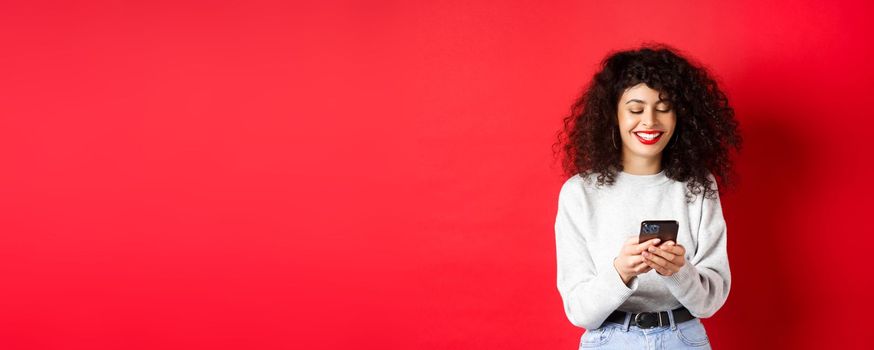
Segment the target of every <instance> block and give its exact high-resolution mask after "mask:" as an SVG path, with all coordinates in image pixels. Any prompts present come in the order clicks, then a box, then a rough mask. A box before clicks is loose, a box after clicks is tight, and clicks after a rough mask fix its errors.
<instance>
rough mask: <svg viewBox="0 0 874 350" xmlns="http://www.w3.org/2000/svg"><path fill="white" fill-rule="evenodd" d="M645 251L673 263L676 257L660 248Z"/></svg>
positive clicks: (650, 248)
mask: <svg viewBox="0 0 874 350" xmlns="http://www.w3.org/2000/svg"><path fill="white" fill-rule="evenodd" d="M647 251H648V252H650V253H653V254H655V255H658V256H661V257H662V258H664V259H665V260H667V261H674V259H675V258H676V257H677V256H676V255H675V254H674V253H671V252H670V251H668V250H665V249H662V248H660V247H649V248H648V249H647Z"/></svg>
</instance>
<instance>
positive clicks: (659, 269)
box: [646, 260, 673, 276]
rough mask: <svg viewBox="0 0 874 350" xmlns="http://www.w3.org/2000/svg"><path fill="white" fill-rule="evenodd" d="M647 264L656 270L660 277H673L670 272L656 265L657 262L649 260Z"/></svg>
mask: <svg viewBox="0 0 874 350" xmlns="http://www.w3.org/2000/svg"><path fill="white" fill-rule="evenodd" d="M646 264H647V265H649V267H651V268H652V269H653V270H656V272H658V273H659V274H660V275H664V276H670V275H673V273H672V272H671V271H670V270H668V269H666V268H664V267H662V266H660V265H658V264H656V263H655V262H652V261H650V260H647V261H646Z"/></svg>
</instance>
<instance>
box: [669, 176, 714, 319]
mask: <svg viewBox="0 0 874 350" xmlns="http://www.w3.org/2000/svg"><path fill="white" fill-rule="evenodd" d="M711 180H714V178H713V177H712V175H711ZM715 186H716V185H715V182H714V187H715ZM697 237H698V247H697V249H696V250H695V251H694V252H693V251H690V250H689V247H685V246H684V247H685V248H686V263H685V264H684V265H683V266H682V267H681V268H680V271H679V272H678V273H675V274H673V275H671V276H662V275H659V276H661V277H662V279H663V280H664V282H665V284H666V286H667V287H668V290H670V292H671V294H673V295H674V297H676V298H677V300H678V301H679V302H680V303H681V304H683V306H685V307H686V308H687V309H689V311H690V312H691V313H692V315H694V316H696V317H699V318H708V317H710V316H713V314H715V313H716V311H717V310H719V308H720V307H722V305H723V304H725V300H726V299H728V292H729V289H730V287H731V271H730V269H729V265H728V253H727V249H726V248H727V238H728V237H727V227H726V224H725V220H724V219H723V216H722V205H721V203H720V200H719V195H718V194H717V195H716V197H715V198H704V199H703V202H702V204H701V220H700V221H699V225H698V232H697Z"/></svg>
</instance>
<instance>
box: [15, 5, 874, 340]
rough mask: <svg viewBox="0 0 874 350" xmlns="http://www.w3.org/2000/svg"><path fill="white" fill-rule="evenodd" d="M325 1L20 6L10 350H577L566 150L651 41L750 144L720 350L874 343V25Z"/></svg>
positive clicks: (738, 15) (841, 8)
mask: <svg viewBox="0 0 874 350" xmlns="http://www.w3.org/2000/svg"><path fill="white" fill-rule="evenodd" d="M310 3H318V5H313V4H294V3H290V2H286V1H276V2H273V3H266V2H257V3H256V2H250V1H241V2H230V1H226V2H214V1H202V2H179V1H163V2H156V1H127V2H118V1H106V2H98V1H93V2H79V3H78V4H74V3H73V2H69V3H64V2H39V3H38V2H34V1H20V2H18V3H11V2H5V3H4V4H3V5H2V8H0V33H2V35H0V43H2V54H0V63H2V64H0V81H2V84H0V123H2V125H0V149H2V151H0V163H2V164H3V171H0V190H2V193H0V279H2V287H0V314H2V317H0V347H2V348H4V349H200V348H204V349H244V348H245V349H291V348H297V349H339V348H360V349H573V348H575V347H576V346H577V345H578V341H579V336H580V334H581V333H582V331H583V330H582V329H580V328H576V327H574V326H573V325H571V324H570V323H569V322H568V320H567V319H566V318H565V315H564V311H563V309H562V305H561V299H560V297H559V294H558V291H557V289H556V287H555V241H554V231H553V224H554V220H555V213H556V204H557V196H558V191H559V188H560V186H561V183H562V182H563V181H564V178H563V177H561V176H560V173H559V168H558V164H557V163H555V162H553V160H552V158H551V149H550V146H551V143H552V141H553V137H554V133H555V131H556V130H558V129H559V128H560V126H561V124H560V119H561V117H562V116H563V115H564V114H565V113H566V112H567V110H568V108H569V106H570V103H571V102H572V100H573V98H574V97H575V96H576V95H577V93H578V92H579V90H580V88H581V87H582V86H583V85H584V84H585V83H586V82H587V80H588V78H589V77H590V76H591V74H592V73H594V69H595V68H596V65H597V63H598V61H599V60H600V59H601V58H602V57H603V56H604V55H605V54H606V53H607V51H609V50H611V49H616V48H626V47H631V46H633V45H635V44H638V43H640V42H641V41H644V40H658V41H664V42H667V43H669V44H672V45H674V46H676V47H678V48H680V49H683V50H685V51H686V52H687V53H689V54H690V55H691V56H692V57H694V58H696V59H698V60H700V61H701V62H704V63H706V64H707V65H708V66H709V67H710V68H711V69H712V70H713V72H714V73H716V75H717V76H718V77H719V78H720V79H721V81H722V82H723V87H724V89H725V90H726V92H727V93H728V95H729V97H730V99H731V100H732V101H733V104H734V106H735V108H736V111H737V115H738V118H739V119H740V121H741V127H742V130H743V135H744V137H745V139H746V144H745V148H744V151H743V152H742V153H741V157H740V158H739V163H738V170H739V172H740V175H741V177H742V178H741V183H740V184H739V186H740V187H739V188H738V190H737V191H736V192H734V193H730V194H727V195H725V196H724V197H723V206H724V212H725V216H726V219H727V221H728V227H729V231H728V232H729V237H730V238H729V254H730V261H731V267H732V275H733V285H732V291H731V295H730V297H729V299H728V302H727V303H726V304H725V306H724V307H723V308H722V309H721V310H720V311H719V312H718V313H717V314H716V315H715V316H714V317H712V318H710V319H706V320H704V323H705V325H706V326H707V328H708V331H709V334H710V337H711V340H712V343H713V344H714V347H716V348H723V349H734V348H741V347H743V348H745V349H752V348H760V349H772V348H793V349H818V348H840V349H850V348H862V347H863V345H868V346H871V345H872V343H874V335H872V332H869V331H866V330H865V328H864V327H867V325H868V320H869V318H870V317H869V313H868V311H870V310H871V307H872V303H871V302H870V301H869V300H870V295H871V289H872V281H871V279H870V275H871V274H870V266H871V263H870V260H868V256H869V254H868V253H869V250H870V249H871V248H870V247H871V246H872V243H871V242H870V241H871V239H870V238H871V235H872V233H874V231H872V229H871V227H870V226H869V224H868V222H867V221H866V219H869V218H871V217H872V216H871V214H870V213H869V211H870V209H871V207H872V206H871V205H870V204H869V203H868V201H869V200H870V198H872V196H874V193H872V190H871V187H872V186H871V185H870V180H869V179H870V176H869V174H870V173H871V171H872V165H871V160H872V156H871V150H872V148H871V147H870V146H869V144H868V143H869V142H870V140H871V136H870V134H871V131H869V130H867V129H868V128H869V127H870V124H871V121H872V120H874V119H872V106H871V103H872V96H871V92H870V86H871V82H872V81H874V80H872V70H874V69H872V68H871V67H872V66H871V58H872V44H871V42H872V41H871V37H872V27H871V26H870V24H866V23H865V22H866V21H870V20H871V19H872V6H871V5H868V4H865V2H863V1H842V2H836V1H805V2H801V1H793V2H789V1H782V2H773V4H765V3H766V2H761V1H719V2H715V1H714V2H712V3H710V4H702V3H700V2H696V3H695V4H694V5H689V4H684V5H678V4H674V3H664V2H624V1H623V2H618V1H617V2H612V1H610V2H608V1H602V2H598V4H597V5H593V4H583V2H581V1H561V2H558V1H546V2H544V1H514V2H504V1H497V2H494V1H488V2H476V3H472V2H470V1H451V2H449V1H444V2H440V3H437V2H434V3H432V4H425V2H408V1H395V2H391V1H383V2H379V3H376V2H371V1H367V2H365V1H358V2H351V1H349V2H335V1H329V2H324V1H311V2H310ZM690 4H691V3H690Z"/></svg>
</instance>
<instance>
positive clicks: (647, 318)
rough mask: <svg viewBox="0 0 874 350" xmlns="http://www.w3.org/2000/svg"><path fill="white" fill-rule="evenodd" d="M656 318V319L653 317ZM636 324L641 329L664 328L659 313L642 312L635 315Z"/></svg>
mask: <svg viewBox="0 0 874 350" xmlns="http://www.w3.org/2000/svg"><path fill="white" fill-rule="evenodd" d="M653 316H655V317H653ZM634 323H635V324H637V326H638V327H640V328H653V327H656V326H658V327H661V326H662V318H661V317H659V313H658V312H641V313H638V314H637V315H634Z"/></svg>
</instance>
